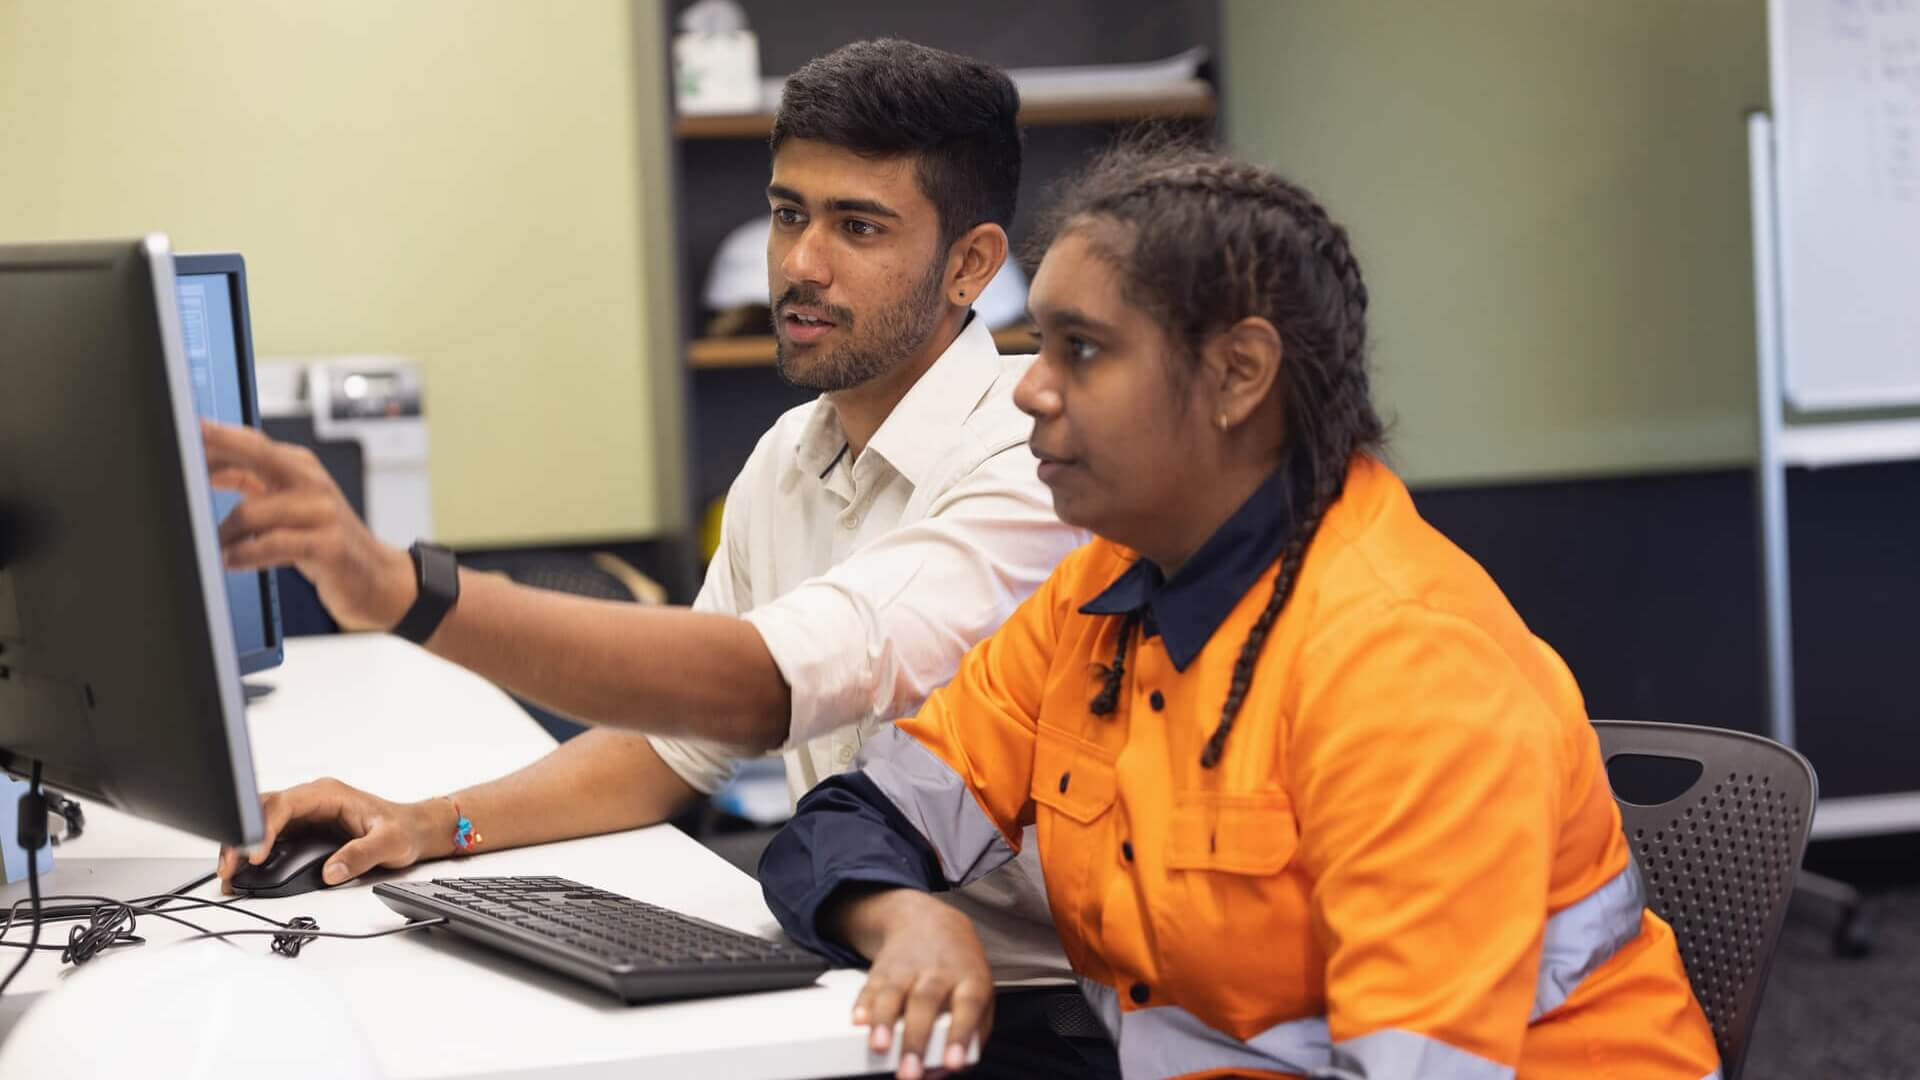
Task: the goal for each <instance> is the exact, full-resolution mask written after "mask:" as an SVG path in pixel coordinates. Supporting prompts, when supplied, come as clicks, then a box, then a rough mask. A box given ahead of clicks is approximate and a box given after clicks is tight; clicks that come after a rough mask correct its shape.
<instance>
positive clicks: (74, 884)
mask: <svg viewBox="0 0 1920 1080" xmlns="http://www.w3.org/2000/svg"><path fill="white" fill-rule="evenodd" d="M58 850H59V849H58V848H56V849H55V851H56V853H57V852H58ZM211 876H213V858H212V857H211V856H209V857H208V858H204V859H68V858H63V857H60V856H58V855H57V854H56V856H55V859H54V863H53V870H52V872H50V873H44V874H41V875H40V901H41V910H42V912H43V913H45V914H48V915H52V914H55V913H56V912H57V911H58V909H61V908H67V907H74V906H84V907H91V906H92V904H91V903H80V904H75V903H70V902H67V901H61V900H50V899H49V898H50V897H56V896H104V897H106V898H107V899H109V900H121V901H125V900H138V899H140V898H141V897H144V896H157V895H159V894H161V893H185V892H193V889H194V887H197V886H200V885H202V884H203V879H205V878H208V877H211ZM196 895H204V896H206V897H208V898H209V899H218V897H217V896H215V894H214V893H213V892H212V891H210V890H209V891H206V892H203V893H199V894H196ZM30 899H31V895H30V894H29V892H28V890H27V882H26V879H24V878H23V879H21V880H19V881H16V882H14V883H13V884H11V885H0V911H5V910H7V909H9V908H11V907H12V906H13V904H14V903H15V902H16V901H22V903H21V904H20V909H19V911H18V913H17V914H16V915H15V916H14V922H15V925H16V926H19V925H25V924H26V923H27V922H28V921H29V920H31V919H32V917H33V915H32V905H31V904H30V903H27V902H24V901H29V900H30ZM4 921H5V917H4V916H3V915H0V923H3V922H4ZM15 933H18V931H15ZM58 933H59V934H60V935H65V934H66V930H65V928H60V929H59V930H58ZM8 938H9V940H11V939H12V938H13V934H9V935H8ZM20 940H22V941H25V940H26V939H25V938H24V937H23V938H20ZM41 940H42V941H45V940H46V935H45V934H42V936H41Z"/></svg>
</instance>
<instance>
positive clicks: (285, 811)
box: [218, 777, 454, 894]
mask: <svg viewBox="0 0 1920 1080" xmlns="http://www.w3.org/2000/svg"><path fill="white" fill-rule="evenodd" d="M260 810H261V816H262V818H264V819H265V834H264V835H263V836H262V837H261V839H260V844H259V846H258V847H256V848H254V849H253V850H252V852H250V853H249V852H247V851H244V850H242V849H240V848H233V847H223V848H221V849H220V865H219V868H218V870H219V874H220V891H221V892H222V893H226V894H231V893H232V892H233V875H234V872H235V871H237V870H239V869H240V866H241V863H242V861H243V860H244V861H245V862H247V863H250V864H252V865H255V866H258V865H259V864H260V863H261V862H262V861H263V860H265V859H266V857H267V853H268V852H269V851H271V850H272V849H273V842H274V840H276V839H278V838H279V836H280V834H281V833H282V832H284V831H286V830H288V829H290V828H292V829H297V828H299V827H301V826H335V827H338V828H339V829H341V830H342V831H343V832H345V833H346V834H347V835H348V836H350V837H352V838H353V839H351V840H349V841H348V842H347V843H345V844H343V845H342V846H341V848H340V850H339V851H336V852H335V853H334V854H333V857H332V858H330V859H328V860H327V865H326V868H325V869H324V870H322V871H321V874H322V877H323V878H324V880H325V881H326V883H327V884H328V885H338V884H340V883H341V882H343V881H351V880H353V879H354V878H357V877H359V876H360V875H361V874H364V873H366V872H367V871H368V870H371V869H373V868H374V867H376V866H379V867H385V868H387V869H390V870H398V869H400V868H401V867H404V866H412V865H413V864H414V863H416V862H420V861H421V860H423V859H437V858H443V857H445V856H447V855H449V854H451V853H452V852H453V826H454V813H453V804H452V803H450V802H448V801H447V800H446V799H427V800H424V801H422V802H417V803H396V802H389V801H388V800H386V799H382V798H380V797H379V796H377V795H369V794H368V793H366V792H364V791H361V790H360V789H358V788H355V787H350V786H348V785H347V784H343V783H341V782H340V781H338V780H335V779H332V778H331V777H329V778H327V779H323V780H314V781H312V782H310V783H305V784H301V785H299V786H298V787H291V788H288V789H287V790H285V791H270V792H268V793H267V794H265V795H263V796H261V797H260Z"/></svg>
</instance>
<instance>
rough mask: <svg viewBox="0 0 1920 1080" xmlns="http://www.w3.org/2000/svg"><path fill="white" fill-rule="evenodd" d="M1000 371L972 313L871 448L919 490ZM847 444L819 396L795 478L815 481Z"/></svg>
mask: <svg viewBox="0 0 1920 1080" xmlns="http://www.w3.org/2000/svg"><path fill="white" fill-rule="evenodd" d="M1000 370H1001V364H1000V350H999V348H998V347H997V346H995V345H994V343H993V331H991V330H989V329H987V323H986V320H985V319H982V318H980V317H979V316H978V315H977V314H975V313H972V312H969V313H968V315H967V324H966V326H964V327H962V328H961V330H960V335H959V336H958V337H956V338H954V339H953V343H952V344H951V345H948V346H947V349H946V351H945V352H943V353H941V354H940V357H939V359H937V360H935V361H934V362H933V365H932V366H931V367H929V368H927V370H926V371H925V372H924V373H922V374H921V376H920V378H919V380H918V381H916V382H915V383H914V384H913V385H912V386H910V387H908V388H907V392H906V395H905V396H904V397H902V398H901V399H900V402H899V404H897V405H895V406H894V407H893V411H892V412H890V413H888V414H887V418H886V419H885V420H884V421H882V422H881V424H880V429H879V430H878V431H875V432H874V433H873V438H872V439H870V440H868V442H867V449H868V450H870V451H872V452H874V453H876V454H878V455H879V456H880V457H881V458H883V459H885V460H886V462H887V464H889V465H891V466H893V468H894V469H895V470H897V471H898V472H899V473H900V474H901V475H902V476H904V477H906V478H907V481H908V482H909V483H911V484H913V485H914V486H915V487H918V486H919V485H921V484H923V483H925V482H926V481H927V479H928V478H929V477H930V475H931V474H932V472H933V470H934V468H935V467H936V466H938V465H939V464H940V462H941V461H942V460H943V459H944V458H945V457H946V456H947V455H948V453H949V451H950V450H951V449H952V448H953V444H954V440H955V437H956V436H957V435H958V434H959V432H960V430H961V428H962V427H963V426H964V425H965V423H966V421H967V418H968V417H970V416H972V415H973V411H974V409H975V408H976V407H977V406H978V405H979V404H980V401H981V399H982V398H984V397H986V396H987V391H989V390H991V389H992V388H993V382H994V380H995V379H997V378H999V376H1000ZM846 445H847V435H846V432H845V431H844V430H842V428H841V427H840V414H839V413H838V412H837V411H836V410H835V409H834V407H833V403H832V402H830V401H828V400H827V397H826V395H824V394H823V395H821V396H820V398H819V399H818V400H817V401H816V402H815V405H814V409H813V414H812V415H811V416H809V417H808V418H807V422H806V424H805V426H803V427H802V428H801V429H800V433H799V438H798V439H797V440H796V441H795V443H794V447H793V474H792V475H793V477H794V478H795V479H817V478H818V477H819V476H820V474H821V473H822V472H824V471H826V470H827V468H828V466H829V465H831V464H832V463H833V462H835V461H836V460H837V459H838V458H839V455H840V453H841V451H842V450H843V449H845V448H846Z"/></svg>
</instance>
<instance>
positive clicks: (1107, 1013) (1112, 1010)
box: [1080, 978, 1120, 1041]
mask: <svg viewBox="0 0 1920 1080" xmlns="http://www.w3.org/2000/svg"><path fill="white" fill-rule="evenodd" d="M1080 992H1081V993H1082V994H1085V995H1086V996H1087V1004H1088V1005H1089V1006H1092V1008H1093V1015H1095V1016H1097V1017H1099V1018H1100V1022H1101V1023H1103V1024H1105V1025H1107V1034H1109V1035H1111V1036H1113V1037H1114V1039H1115V1040H1116V1041H1117V1040H1118V1039H1119V1038H1120V994H1119V993H1118V992H1117V991H1115V990H1114V988H1113V987H1111V986H1105V985H1102V984H1100V983H1097V982H1094V981H1093V980H1092V979H1088V978H1082V979H1081V980H1080Z"/></svg>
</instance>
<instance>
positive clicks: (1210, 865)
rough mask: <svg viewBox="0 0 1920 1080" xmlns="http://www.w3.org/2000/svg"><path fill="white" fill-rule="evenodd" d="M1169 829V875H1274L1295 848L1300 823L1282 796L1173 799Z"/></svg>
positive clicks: (1193, 795) (1206, 795)
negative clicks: (1190, 872)
mask: <svg viewBox="0 0 1920 1080" xmlns="http://www.w3.org/2000/svg"><path fill="white" fill-rule="evenodd" d="M1170 824H1171V832H1170V835H1169V839H1168V850H1167V866H1168V868H1169V869H1172V870H1215V871H1220V872H1223V873H1228V874H1277V873H1279V872H1280V870H1281V869H1282V868H1283V867H1285V866H1286V865H1287V863H1288V861H1289V860H1291V859H1292V858H1293V853H1294V852H1295V851H1296V850H1298V848H1299V846H1300V823H1299V821H1298V820H1297V819H1296V818H1295V817H1294V816H1293V802H1292V800H1290V799H1288V798H1287V796H1286V794H1285V793H1283V792H1277V791H1276V792H1262V793H1259V794H1252V795H1225V794H1220V793H1217V792H1191V793H1188V794H1183V795H1176V796H1175V797H1174V800H1173V819H1172V821H1171V823H1170Z"/></svg>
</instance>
